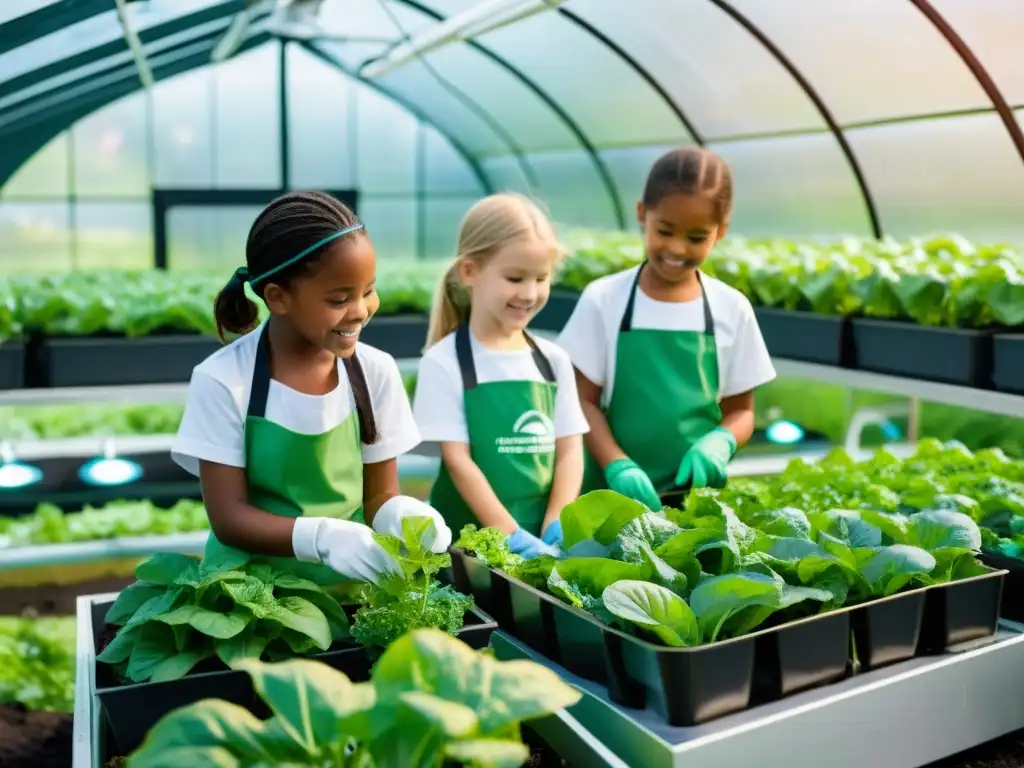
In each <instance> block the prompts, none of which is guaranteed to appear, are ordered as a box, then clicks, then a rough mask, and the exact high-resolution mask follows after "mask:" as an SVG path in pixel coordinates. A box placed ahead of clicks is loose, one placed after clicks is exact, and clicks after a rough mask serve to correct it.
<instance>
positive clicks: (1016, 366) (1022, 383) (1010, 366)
mask: <svg viewBox="0 0 1024 768" xmlns="http://www.w3.org/2000/svg"><path fill="white" fill-rule="evenodd" d="M992 381H993V383H994V384H995V387H996V389H998V390H999V391H1000V392H1012V393H1014V394H1017V395H1024V333H1021V334H996V335H995V336H994V337H993V343H992Z"/></svg>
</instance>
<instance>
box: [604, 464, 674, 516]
mask: <svg viewBox="0 0 1024 768" xmlns="http://www.w3.org/2000/svg"><path fill="white" fill-rule="evenodd" d="M604 479H605V482H606V483H608V487H609V488H610V489H611V490H613V491H615V492H616V493H621V494H622V495H623V496H628V497H629V498H631V499H635V500H636V501H639V502H640V503H641V504H643V505H644V506H645V507H647V508H648V509H651V510H654V511H658V510H660V509H661V506H662V505H661V499H660V498H659V497H658V492H657V491H656V490H655V489H654V483H652V482H651V478H649V477H648V476H647V473H646V472H644V471H643V470H642V469H640V467H638V466H637V465H636V462H635V461H633V460H632V459H616V460H615V461H613V462H612V463H611V464H609V465H608V466H607V467H605V468H604Z"/></svg>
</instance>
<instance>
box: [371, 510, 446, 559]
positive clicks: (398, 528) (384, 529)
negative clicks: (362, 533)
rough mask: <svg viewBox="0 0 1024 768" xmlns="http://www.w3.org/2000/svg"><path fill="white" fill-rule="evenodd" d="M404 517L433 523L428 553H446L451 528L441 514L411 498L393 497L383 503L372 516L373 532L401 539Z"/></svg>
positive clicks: (425, 539) (424, 541)
mask: <svg viewBox="0 0 1024 768" xmlns="http://www.w3.org/2000/svg"><path fill="white" fill-rule="evenodd" d="M406 517H429V518H430V519H431V520H433V521H434V533H433V539H434V541H433V543H432V544H431V545H430V551H431V552H433V553H434V554H441V553H442V552H447V551H448V547H450V546H451V543H452V531H451V528H449V527H448V525H447V524H446V523H445V521H444V518H443V517H441V513H440V512H438V511H437V510H436V509H434V508H433V507H432V506H430V505H429V504H427V503H425V502H422V501H420V500H419V499H414V498H412V497H411V496H393V497H392V498H390V499H388V500H387V501H385V502H384V504H383V505H382V506H381V508H380V509H378V510H377V514H376V515H374V516H373V530H375V531H376V532H377V533H389V534H391V535H392V536H397V537H398V538H402V519H403V518H406ZM429 537H430V532H429V531H428V532H427V533H426V534H424V539H423V542H422V543H423V544H424V545H426V543H427V541H428V540H429Z"/></svg>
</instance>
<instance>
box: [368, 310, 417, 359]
mask: <svg viewBox="0 0 1024 768" xmlns="http://www.w3.org/2000/svg"><path fill="white" fill-rule="evenodd" d="M429 324H430V321H429V318H428V317H427V316H426V315H388V316H384V317H374V318H373V319H372V320H370V322H369V323H367V324H366V327H365V328H363V330H362V333H360V334H359V340H360V341H361V342H363V343H365V344H369V345H370V346H371V347H376V348H377V349H381V350H383V351H385V352H387V353H388V354H389V355H391V356H392V357H394V358H397V359H399V360H401V359H407V358H418V357H420V356H421V355H422V354H423V348H424V347H426V345H427V328H428V326H429Z"/></svg>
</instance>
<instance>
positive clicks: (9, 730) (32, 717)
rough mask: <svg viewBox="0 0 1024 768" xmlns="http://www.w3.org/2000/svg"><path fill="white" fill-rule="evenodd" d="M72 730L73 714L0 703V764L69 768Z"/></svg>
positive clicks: (18, 767) (6, 767) (5, 766)
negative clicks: (40, 710) (31, 709)
mask: <svg viewBox="0 0 1024 768" xmlns="http://www.w3.org/2000/svg"><path fill="white" fill-rule="evenodd" d="M73 731H74V717H73V716H72V715H68V714H61V713H57V712H30V711H28V710H27V709H25V707H24V705H22V704H3V705H0V766H3V768H68V766H69V765H71V740H72V735H73Z"/></svg>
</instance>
